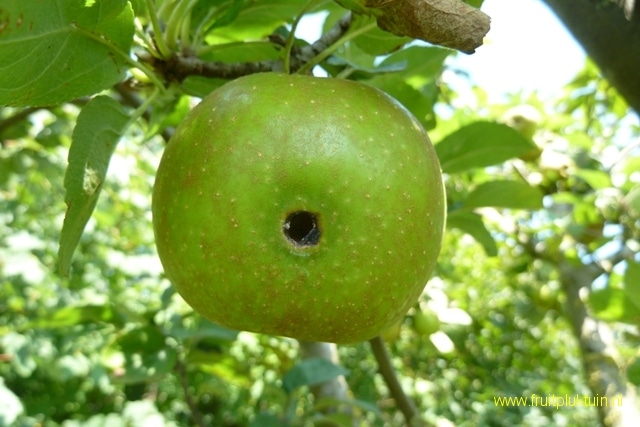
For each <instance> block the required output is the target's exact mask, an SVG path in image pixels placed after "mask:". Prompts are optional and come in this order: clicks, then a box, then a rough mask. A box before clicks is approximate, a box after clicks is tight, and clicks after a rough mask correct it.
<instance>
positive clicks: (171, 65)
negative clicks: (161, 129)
mask: <svg viewBox="0 0 640 427" xmlns="http://www.w3.org/2000/svg"><path fill="white" fill-rule="evenodd" d="M350 24H351V14H347V15H345V16H344V17H343V18H342V19H340V21H338V23H336V25H335V26H334V27H333V28H331V29H330V30H329V31H327V32H326V33H325V34H323V35H322V37H320V38H319V39H318V40H317V41H316V42H314V43H312V44H310V45H308V46H305V47H302V48H300V47H296V48H294V49H292V51H291V60H290V69H291V71H292V72H295V71H296V70H298V69H300V68H301V67H302V66H303V65H304V64H306V63H307V62H309V61H310V60H311V59H312V58H313V57H315V56H316V55H318V53H320V52H322V51H323V50H325V49H326V48H327V47H329V46H331V45H332V44H333V43H335V42H336V41H338V40H339V39H340V37H342V36H343V35H344V34H345V33H346V32H347V31H348V30H349V26H350ZM270 40H271V42H272V43H274V44H276V45H281V44H282V41H281V40H280V39H279V38H278V37H270ZM138 58H139V59H140V61H142V62H145V63H148V64H150V65H152V66H153V67H154V68H155V69H156V70H157V71H158V72H159V73H160V74H162V75H163V76H164V78H165V79H166V80H167V81H169V82H174V81H175V82H182V81H183V80H184V79H186V78H187V77H189V76H203V77H208V78H221V79H235V78H238V77H242V76H246V75H249V74H255V73H262V72H269V71H281V70H282V60H280V59H278V60H274V61H260V62H239V63H231V64H229V63H225V62H210V61H203V60H201V59H200V58H197V57H194V56H184V55H174V56H172V57H171V58H169V59H167V60H162V59H159V58H155V57H153V56H152V55H150V54H148V53H144V54H143V53H140V54H138Z"/></svg>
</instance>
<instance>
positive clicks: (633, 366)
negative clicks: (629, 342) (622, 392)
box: [626, 357, 640, 386]
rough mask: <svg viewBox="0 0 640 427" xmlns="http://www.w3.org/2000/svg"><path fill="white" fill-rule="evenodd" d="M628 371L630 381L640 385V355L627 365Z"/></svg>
mask: <svg viewBox="0 0 640 427" xmlns="http://www.w3.org/2000/svg"><path fill="white" fill-rule="evenodd" d="M626 371H627V378H628V379H629V382H631V384H635V385H636V386H640V357H636V358H635V359H634V360H633V362H631V363H630V364H629V365H627V369H626Z"/></svg>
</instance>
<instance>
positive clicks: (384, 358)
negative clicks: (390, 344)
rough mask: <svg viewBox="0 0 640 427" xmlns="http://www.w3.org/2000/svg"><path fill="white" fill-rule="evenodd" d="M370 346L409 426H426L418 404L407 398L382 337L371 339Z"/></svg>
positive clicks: (390, 391) (392, 395)
mask: <svg viewBox="0 0 640 427" xmlns="http://www.w3.org/2000/svg"><path fill="white" fill-rule="evenodd" d="M369 344H370V345H371V350H372V352H373V355H374V357H375V358H376V362H378V370H379V372H380V375H382V378H383V379H384V382H385V383H386V384H387V387H388V388H389V393H390V394H391V397H393V400H395V402H396V405H398V409H400V411H401V412H402V415H404V418H405V419H406V421H407V425H408V426H413V425H425V424H424V423H422V424H420V421H419V413H418V408H417V407H416V404H415V403H414V402H413V400H411V398H410V397H409V396H407V394H406V393H405V392H404V390H403V389H402V386H401V385H400V381H398V376H397V375H396V371H395V369H394V368H393V365H392V364H391V357H390V355H389V352H388V351H387V348H386V346H385V345H384V341H383V339H382V337H380V336H377V337H375V338H372V339H370V340H369Z"/></svg>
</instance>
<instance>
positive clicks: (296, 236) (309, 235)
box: [282, 211, 320, 246]
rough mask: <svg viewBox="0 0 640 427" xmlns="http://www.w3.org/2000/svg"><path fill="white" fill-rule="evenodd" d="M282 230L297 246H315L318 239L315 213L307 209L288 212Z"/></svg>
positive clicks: (318, 232)
mask: <svg viewBox="0 0 640 427" xmlns="http://www.w3.org/2000/svg"><path fill="white" fill-rule="evenodd" d="M282 232H283V233H284V235H285V236H287V238H288V239H289V240H290V241H292V242H293V243H294V244H296V245H297V246H315V245H317V244H318V242H319V241H320V229H319V228H318V219H317V218H316V215H315V214H312V213H311V212H307V211H297V212H293V213H290V214H289V216H287V219H286V220H285V221H284V225H283V226H282Z"/></svg>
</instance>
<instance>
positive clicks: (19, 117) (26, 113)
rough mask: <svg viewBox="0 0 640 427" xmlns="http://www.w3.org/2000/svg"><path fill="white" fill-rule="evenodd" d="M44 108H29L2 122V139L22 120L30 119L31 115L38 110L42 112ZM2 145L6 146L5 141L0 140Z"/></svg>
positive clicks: (0, 130) (0, 125)
mask: <svg viewBox="0 0 640 427" xmlns="http://www.w3.org/2000/svg"><path fill="white" fill-rule="evenodd" d="M41 109H42V107H29V108H25V109H24V110H20V111H18V112H17V113H15V114H14V115H12V116H9V117H7V118H6V119H4V120H0V137H1V136H2V133H3V132H4V131H5V130H7V129H9V128H10V127H11V126H13V125H16V124H18V123H20V122H21V121H22V120H24V119H26V118H27V117H29V116H30V115H31V114H33V113H35V112H36V111H38V110H41ZM0 144H3V145H4V139H0Z"/></svg>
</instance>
